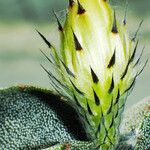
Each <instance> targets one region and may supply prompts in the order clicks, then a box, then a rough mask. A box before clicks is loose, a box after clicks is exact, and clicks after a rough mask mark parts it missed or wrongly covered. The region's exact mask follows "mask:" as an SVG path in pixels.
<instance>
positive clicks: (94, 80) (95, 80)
mask: <svg viewBox="0 0 150 150" xmlns="http://www.w3.org/2000/svg"><path fill="white" fill-rule="evenodd" d="M91 75H92V79H93V82H94V83H98V81H99V79H98V77H97V75H96V74H95V72H94V71H93V69H92V68H91Z"/></svg>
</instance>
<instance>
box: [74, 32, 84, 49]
mask: <svg viewBox="0 0 150 150" xmlns="http://www.w3.org/2000/svg"><path fill="white" fill-rule="evenodd" d="M73 36H74V43H75V49H76V50H77V51H81V50H82V47H81V44H80V43H79V41H78V39H77V37H76V35H75V34H74V33H73Z"/></svg>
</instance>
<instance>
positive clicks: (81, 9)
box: [78, 0, 85, 15]
mask: <svg viewBox="0 0 150 150" xmlns="http://www.w3.org/2000/svg"><path fill="white" fill-rule="evenodd" d="M84 13H85V9H84V8H83V7H82V5H81V4H80V2H79V0H78V14H79V15H81V14H84Z"/></svg>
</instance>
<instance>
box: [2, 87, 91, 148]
mask: <svg viewBox="0 0 150 150" xmlns="http://www.w3.org/2000/svg"><path fill="white" fill-rule="evenodd" d="M75 140H78V141H88V140H89V137H87V135H86V134H85V130H84V128H83V127H82V124H81V122H80V121H79V120H78V116H77V113H76V112H75V110H74V109H73V108H72V107H71V106H70V105H68V104H67V103H66V102H65V101H63V100H61V99H60V97H59V96H56V95H53V94H52V92H51V91H46V90H45V91H44V90H41V89H37V88H32V87H30V88H27V87H23V88H22V87H14V88H10V89H7V90H1V91H0V150H28V149H29V150H30V149H39V148H44V147H48V146H52V145H55V144H57V143H68V142H70V143H71V142H73V141H74V143H75ZM78 143H79V145H80V142H78ZM81 145H82V142H81ZM86 145H87V144H86Z"/></svg>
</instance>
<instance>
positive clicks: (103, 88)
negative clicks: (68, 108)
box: [38, 0, 147, 149]
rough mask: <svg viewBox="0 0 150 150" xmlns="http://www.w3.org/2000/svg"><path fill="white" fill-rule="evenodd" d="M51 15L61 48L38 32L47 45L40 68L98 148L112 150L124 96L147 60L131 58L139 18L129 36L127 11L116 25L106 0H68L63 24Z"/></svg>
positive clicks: (113, 13)
mask: <svg viewBox="0 0 150 150" xmlns="http://www.w3.org/2000/svg"><path fill="white" fill-rule="evenodd" d="M55 16H56V20H57V23H58V30H59V33H60V39H61V46H60V48H59V49H56V48H55V46H53V44H51V43H50V42H49V41H48V40H47V39H46V38H45V37H44V36H43V34H42V33H40V32H39V31H38V33H39V35H40V36H41V37H42V39H43V40H44V42H45V43H46V44H47V46H48V47H49V48H50V49H51V51H50V57H47V56H46V58H47V59H48V61H49V62H50V69H48V68H45V67H44V66H43V65H42V68H43V69H44V70H45V71H46V73H47V74H48V76H49V78H50V82H51V85H52V86H53V88H54V90H55V91H56V92H57V93H58V94H59V95H61V96H63V97H65V98H66V99H67V100H68V101H69V102H71V104H72V105H73V106H74V108H75V109H76V110H77V112H78V114H79V117H80V118H81V120H82V122H83V125H84V127H85V129H86V132H87V133H88V134H89V135H90V137H91V138H92V139H93V140H96V141H97V142H96V145H97V148H98V149H114V148H115V145H117V143H118V139H119V126H120V122H121V118H122V113H123V111H124V106H125V102H126V99H127V97H128V95H129V94H130V92H131V91H132V89H133V87H134V84H135V82H136V78H137V76H138V75H139V74H140V73H141V72H142V71H143V69H144V67H145V65H146V63H147V61H146V62H145V64H144V65H143V66H141V65H139V62H140V58H141V56H142V55H140V56H139V58H136V56H135V55H136V51H137V48H138V44H139V41H138V40H137V33H138V31H139V28H140V26H141V24H142V22H141V23H140V25H139V28H138V30H137V32H136V33H135V35H134V37H133V38H132V39H130V38H129V35H128V31H127V29H126V13H125V18H124V20H123V23H119V21H118V20H117V13H116V11H115V10H113V9H112V8H111V6H110V4H109V2H108V1H106V0H92V1H91V0H69V6H68V12H67V15H66V20H65V23H64V25H61V23H60V21H59V19H58V17H57V14H55ZM44 55H45V54H44ZM51 68H53V69H51ZM51 70H52V71H51Z"/></svg>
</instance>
